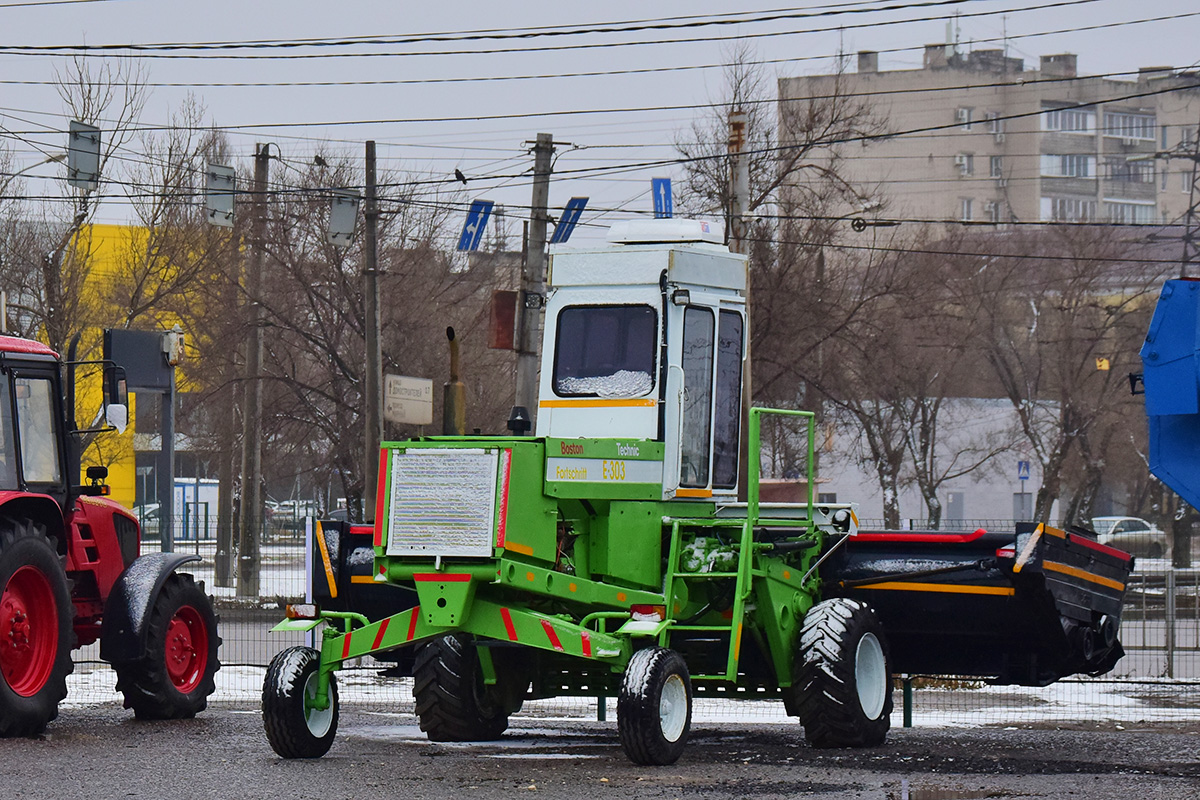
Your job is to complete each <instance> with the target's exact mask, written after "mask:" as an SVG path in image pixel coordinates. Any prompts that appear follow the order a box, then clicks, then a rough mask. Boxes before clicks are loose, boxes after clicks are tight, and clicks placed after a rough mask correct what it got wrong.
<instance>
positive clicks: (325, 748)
mask: <svg viewBox="0 0 1200 800" xmlns="http://www.w3.org/2000/svg"><path fill="white" fill-rule="evenodd" d="M320 667H321V654H320V653H318V652H317V651H316V650H314V649H312V648H311V647H289V648H288V649H287V650H284V651H283V652H282V653H280V654H279V655H277V656H275V658H273V659H272V660H271V665H270V666H269V667H268V668H267V678H266V680H265V681H264V682H263V695H262V714H263V727H264V728H266V731H267V741H268V742H270V743H271V749H272V750H274V751H275V752H276V753H278V754H279V755H281V756H283V757H284V758H320V757H321V756H323V755H325V754H326V753H327V752H329V747H330V745H332V744H333V737H334V734H336V733H337V724H338V694H337V682H336V680H335V676H334V675H333V674H330V676H329V690H328V692H327V693H326V695H325V696H326V698H327V699H328V701H329V702H328V704H327V705H326V706H325V708H314V707H313V705H312V701H313V700H315V699H316V697H317V686H318V684H319V675H318V672H319V670H320Z"/></svg>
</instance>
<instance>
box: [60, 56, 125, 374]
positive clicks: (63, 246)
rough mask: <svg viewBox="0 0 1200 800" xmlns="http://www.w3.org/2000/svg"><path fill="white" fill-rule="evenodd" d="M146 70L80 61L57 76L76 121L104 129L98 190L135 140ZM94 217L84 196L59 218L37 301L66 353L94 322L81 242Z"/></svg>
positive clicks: (115, 63)
mask: <svg viewBox="0 0 1200 800" xmlns="http://www.w3.org/2000/svg"><path fill="white" fill-rule="evenodd" d="M142 75H143V69H142V67H141V66H140V65H139V64H138V63H136V62H133V61H130V60H128V59H121V60H116V61H112V60H104V61H100V62H94V61H91V60H89V59H88V58H86V57H76V58H75V59H74V60H72V61H71V62H70V64H69V65H68V66H67V67H66V68H65V69H64V70H63V71H62V72H59V73H58V74H57V80H58V86H57V88H58V92H59V96H60V97H61V98H62V101H63V104H64V106H65V107H66V109H67V112H68V113H69V114H70V115H71V117H72V118H73V119H76V120H79V121H81V122H86V123H89V124H93V125H97V126H101V125H102V126H103V128H104V137H103V138H102V148H101V153H100V186H101V187H105V186H109V185H112V177H111V175H110V171H111V167H112V166H113V165H114V164H115V163H117V161H118V159H120V158H121V151H122V150H124V148H125V147H126V145H127V144H128V143H129V142H130V141H131V140H132V138H133V136H134V130H133V128H134V125H135V123H136V122H137V119H138V117H139V116H140V115H141V112H142V108H143V106H144V105H145V102H146V90H145V84H144V81H143V80H142ZM95 211H96V203H95V202H92V198H91V197H90V195H89V194H88V193H86V192H79V193H78V194H77V195H76V196H75V199H74V200H73V201H72V202H71V204H70V207H69V214H68V215H59V218H58V220H57V222H56V224H55V225H54V226H53V227H54V230H53V235H52V242H51V245H50V247H49V248H48V249H47V250H44V251H43V252H45V253H46V255H45V256H44V257H43V258H42V259H41V264H40V276H41V287H40V288H41V292H40V297H38V298H37V308H36V311H37V317H38V321H39V322H40V326H41V328H42V329H43V331H44V332H45V336H46V339H47V341H48V343H49V344H50V346H51V347H53V348H55V349H57V350H63V349H65V346H66V344H67V342H68V340H69V339H70V338H71V337H72V335H73V334H74V333H76V332H78V331H80V330H82V329H83V328H84V327H86V326H87V325H88V324H89V323H90V322H91V321H92V320H91V318H90V313H91V310H92V309H94V308H95V303H93V302H89V300H88V298H86V297H85V294H86V293H87V292H89V291H91V287H93V286H94V285H95V284H94V283H91V282H89V280H88V277H89V272H90V268H91V263H90V249H91V248H90V242H88V241H87V239H86V237H84V238H82V239H81V238H80V234H81V232H82V231H83V229H84V226H85V225H86V224H87V223H88V221H89V220H90V219H91V218H92V216H93V215H94V214H95Z"/></svg>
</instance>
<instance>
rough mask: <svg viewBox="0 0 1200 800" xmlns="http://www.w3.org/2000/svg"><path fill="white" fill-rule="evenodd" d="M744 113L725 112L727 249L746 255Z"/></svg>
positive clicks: (747, 189)
mask: <svg viewBox="0 0 1200 800" xmlns="http://www.w3.org/2000/svg"><path fill="white" fill-rule="evenodd" d="M746 122H747V120H746V112H745V111H741V110H735V111H730V112H729V179H730V182H731V185H730V187H729V189H730V198H729V249H730V250H732V251H733V252H735V253H741V254H742V255H746V254H747V250H748V246H747V242H746V233H747V230H746V228H747V220H746V217H747V216H748V214H749V212H750V160H749V159H748V158H747V157H746V153H745V150H746Z"/></svg>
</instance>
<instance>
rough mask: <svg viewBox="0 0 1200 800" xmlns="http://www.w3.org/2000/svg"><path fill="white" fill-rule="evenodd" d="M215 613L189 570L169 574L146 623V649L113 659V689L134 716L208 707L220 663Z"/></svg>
mask: <svg viewBox="0 0 1200 800" xmlns="http://www.w3.org/2000/svg"><path fill="white" fill-rule="evenodd" d="M220 644H221V638H220V636H218V635H217V616H216V614H215V613H214V612H213V607H212V602H211V601H210V600H209V598H208V595H206V594H205V593H204V590H203V589H202V588H201V587H200V586H197V585H196V583H195V581H194V580H193V579H192V576H191V575H188V574H186V573H175V574H173V575H171V576H169V577H168V578H167V581H166V583H164V584H163V587H162V591H160V592H159V594H158V597H157V598H155V600H154V604H153V606H152V607H151V609H150V615H149V618H148V620H147V622H146V654H145V655H144V656H143V657H142V658H141V659H140V660H138V661H130V662H125V663H116V664H113V668H114V669H115V670H116V672H117V691H119V692H121V693H123V694H124V695H125V707H126V708H132V709H133V714H134V716H136V717H137V718H138V719H185V718H187V717H194V716H196V714H197V713H198V712H200V711H203V710H204V709H205V708H206V707H207V706H208V696H209V695H211V694H212V693H213V692H214V691H215V690H216V685H215V684H214V682H213V676H214V675H215V674H216V672H217V670H218V669H220V668H221V664H220V662H219V661H218V660H217V648H218V647H219V646H220Z"/></svg>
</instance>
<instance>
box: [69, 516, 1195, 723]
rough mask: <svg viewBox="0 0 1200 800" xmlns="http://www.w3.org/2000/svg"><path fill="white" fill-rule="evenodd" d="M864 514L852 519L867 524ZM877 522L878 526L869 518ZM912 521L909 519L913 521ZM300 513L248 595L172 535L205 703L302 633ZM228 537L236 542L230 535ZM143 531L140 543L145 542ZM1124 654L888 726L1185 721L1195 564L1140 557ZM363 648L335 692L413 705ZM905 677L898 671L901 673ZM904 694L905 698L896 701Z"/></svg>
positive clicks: (947, 684)
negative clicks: (287, 626) (287, 622)
mask: <svg viewBox="0 0 1200 800" xmlns="http://www.w3.org/2000/svg"><path fill="white" fill-rule="evenodd" d="M871 522H872V521H870V520H864V521H863V524H862V527H863V528H870V527H872V526H871V524H870V523H871ZM1012 524H1013V523H1012V521H1011V520H967V521H961V520H960V521H956V522H954V523H947V524H945V525H943V529H945V530H964V529H965V530H974V529H976V528H979V527H984V528H987V529H988V530H1005V529H1009V530H1011V526H1012ZM879 527H882V526H879ZM913 527H917V528H919V527H920V526H913ZM304 530H305V528H304V523H303V520H299V522H298V523H296V524H280V523H279V522H278V521H274V522H269V523H268V524H266V525H264V526H263V527H262V540H261V545H260V548H259V570H258V573H257V575H258V594H257V596H246V593H245V592H244V591H239V586H238V581H237V567H238V563H239V562H238V559H237V558H236V555H237V554H236V553H233V554H230V555H232V556H233V557H232V558H231V559H226V560H225V563H227V564H229V566H227V570H228V571H227V573H226V574H225V575H218V574H217V569H216V564H217V561H218V559H217V555H218V541H219V540H220V539H221V537H219V536H217V534H216V531H215V530H214V531H212V532H211V535H207V534H206V532H204V531H203V530H202V532H201V535H200V536H198V537H190V538H189V537H187V536H183V537H179V538H177V541H176V543H175V550H176V551H177V552H187V553H193V554H195V555H198V556H200V559H201V560H200V561H199V562H196V563H191V564H187V565H185V566H184V567H183V568H182V569H183V570H185V571H188V572H190V573H192V574H193V575H194V576H195V577H196V578H197V579H198V580H202V581H204V583H205V586H206V589H207V591H208V593H209V594H210V595H212V596H213V598H214V601H215V604H216V607H217V611H218V614H219V616H220V633H221V637H222V640H223V643H222V646H221V653H220V658H221V662H222V669H221V672H220V673H219V674H218V676H217V677H218V680H217V685H218V692H217V695H215V696H214V698H213V701H214V702H218V703H231V704H234V705H238V706H242V707H251V708H257V706H258V703H259V698H260V695H261V691H262V679H263V674H264V670H265V667H266V665H267V664H268V663H269V662H270V660H271V658H272V657H273V656H274V655H275V654H276V653H278V652H279V651H281V650H283V649H285V648H287V647H290V646H292V645H297V644H305V643H308V641H309V638H308V635H307V634H298V633H272V632H271V630H270V629H271V628H272V626H274V625H275V623H276V622H278V621H279V620H280V619H282V617H283V605H284V604H285V603H287V602H289V601H296V600H300V599H302V598H304V595H305V585H306V575H307V568H306V552H305V551H306V548H305V535H304ZM231 541H234V542H236V537H235V538H234V539H232V540H231ZM159 547H160V543H159V542H158V541H157V539H156V538H154V537H153V536H151V537H148V538H147V540H146V541H145V542H144V543H143V551H144V552H151V551H156V550H158V549H159ZM1120 636H1121V641H1122V642H1123V644H1124V646H1125V650H1126V655H1125V657H1124V658H1123V659H1121V661H1120V662H1119V663H1118V664H1117V666H1116V668H1115V669H1114V670H1113V671H1112V672H1111V673H1109V674H1108V675H1105V676H1102V677H1098V678H1088V677H1083V676H1078V677H1074V678H1070V679H1067V680H1064V681H1060V682H1058V683H1056V684H1054V685H1052V686H1048V687H1043V688H1038V687H1018V686H989V685H987V684H986V683H984V682H983V681H979V680H957V679H954V678H947V677H946V676H897V684H896V685H897V691H896V696H895V706H896V707H895V712H894V717H893V724H894V725H896V726H899V725H901V724H903V723H904V722H905V721H908V722H909V723H910V724H913V725H918V726H920V725H938V726H955V727H959V726H962V727H965V726H974V725H1006V726H1007V725H1011V726H1056V727H1085V728H1092V727H1101V728H1108V729H1113V728H1114V727H1116V728H1120V727H1125V726H1129V725H1138V724H1155V723H1171V722H1177V721H1180V720H1185V719H1194V718H1195V714H1196V710H1197V706H1198V705H1200V692H1197V691H1196V689H1197V687H1198V686H1200V569H1186V570H1184V569H1174V568H1172V567H1171V565H1170V562H1169V561H1168V560H1166V559H1140V560H1139V561H1138V562H1137V566H1136V569H1135V572H1134V573H1133V576H1132V577H1131V580H1130V581H1129V585H1128V588H1127V591H1126V606H1125V612H1124V617H1123V621H1122V625H1121V633H1120ZM76 662H77V666H76V671H75V674H74V675H73V676H72V687H71V695H70V697H69V699H68V702H103V701H112V702H119V695H117V694H116V692H115V683H116V680H115V676H113V674H112V672H111V670H110V669H109V668H108V667H107V666H106V665H105V664H103V663H102V662H101V661H100V660H99V654H98V647H97V646H96V645H92V646H90V647H88V648H84V649H83V650H82V651H80V652H77V653H76ZM386 666H388V665H380V664H377V663H376V662H374V661H373V660H372V659H370V658H366V659H361V660H360V661H358V662H356V663H353V664H350V665H348V667H347V668H345V669H343V670H341V671H339V673H338V680H339V687H340V691H341V697H342V700H343V702H351V703H357V704H366V705H369V706H371V707H375V708H379V709H381V710H386V711H389V712H394V713H401V714H411V713H412V684H411V680H410V679H406V678H390V677H385V676H383V675H382V674H381V672H382V671H383V669H384V667H386ZM905 677H907V678H908V680H904V678H905ZM906 698H907V701H906ZM522 713H523V714H533V715H537V716H547V717H578V718H588V719H595V718H597V717H598V716H599V717H604V716H606V715H607V716H610V717H611V715H613V714H614V713H615V700H614V699H612V698H608V699H607V700H606V702H605V703H604V704H603V705H601V703H600V702H599V701H598V700H596V699H586V698H582V699H556V700H544V701H536V702H532V703H528V704H527V705H526V708H525V710H523V711H522ZM695 718H696V720H697V721H705V720H714V721H715V720H726V721H728V720H735V719H745V720H747V721H770V720H775V719H778V720H781V721H782V720H785V719H786V716H785V715H784V711H783V704H782V703H780V702H777V701H743V700H737V701H734V700H724V699H707V698H699V699H697V702H696V709H695Z"/></svg>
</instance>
